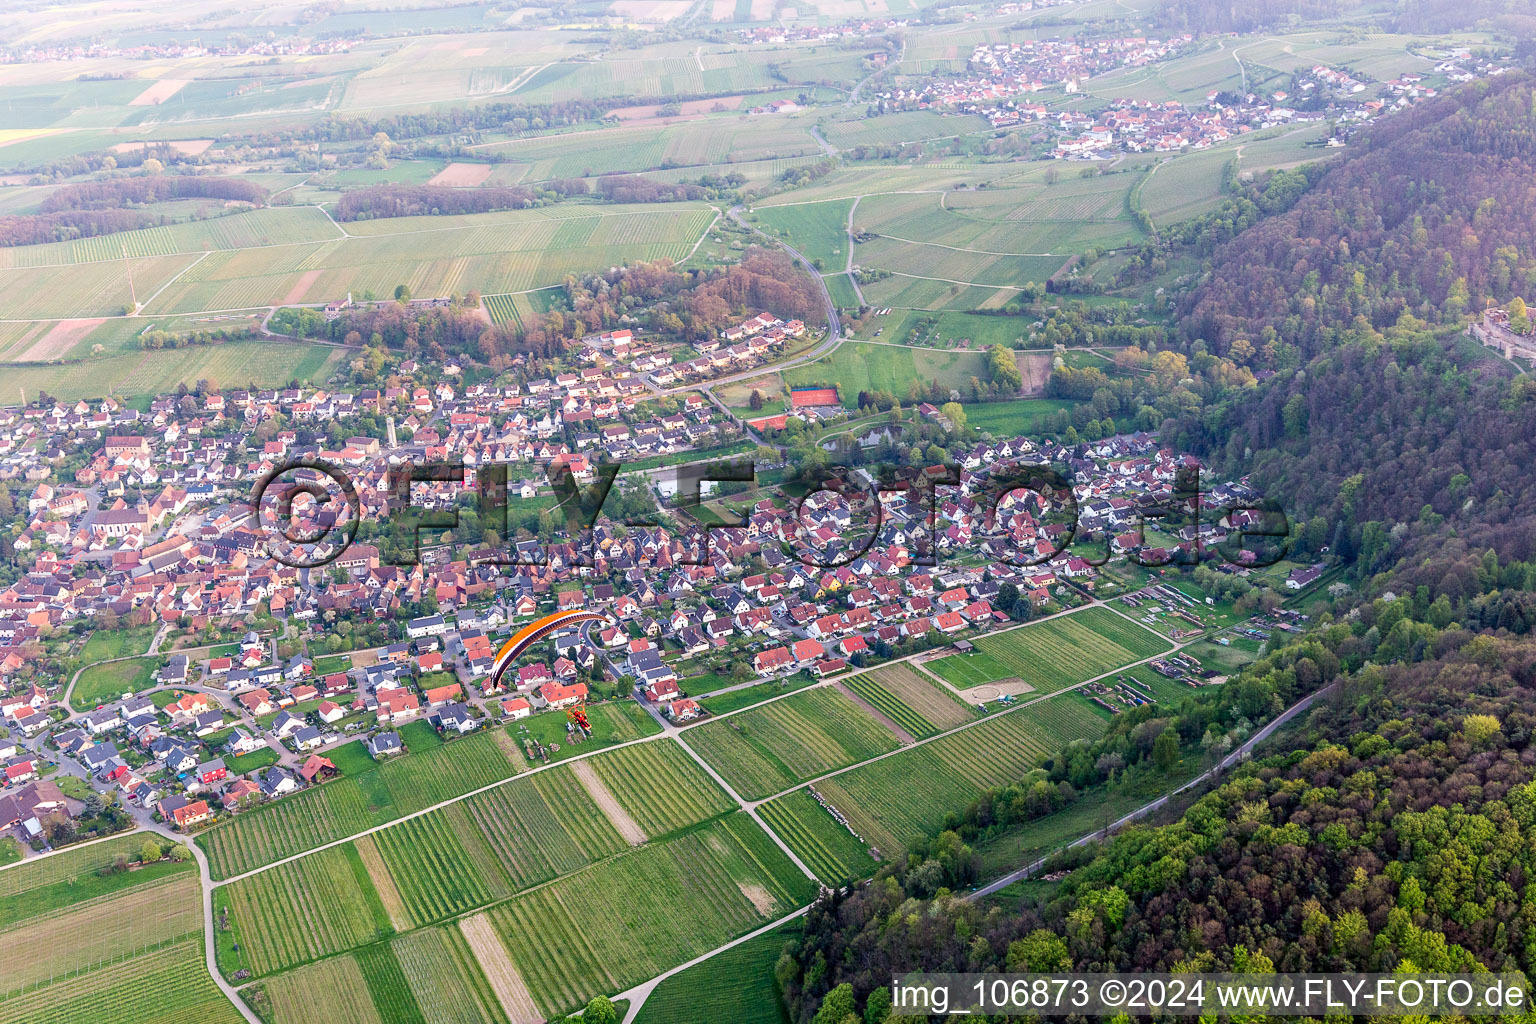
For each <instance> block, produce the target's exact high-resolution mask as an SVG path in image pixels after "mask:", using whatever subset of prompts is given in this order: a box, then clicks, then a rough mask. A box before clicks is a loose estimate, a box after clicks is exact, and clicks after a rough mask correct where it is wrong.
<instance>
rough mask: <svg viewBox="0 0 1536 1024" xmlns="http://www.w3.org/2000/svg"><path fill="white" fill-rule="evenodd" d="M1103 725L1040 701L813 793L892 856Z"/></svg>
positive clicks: (1084, 713)
mask: <svg viewBox="0 0 1536 1024" xmlns="http://www.w3.org/2000/svg"><path fill="white" fill-rule="evenodd" d="M1103 728H1104V723H1103V721H1102V720H1101V719H1099V717H1098V716H1097V715H1095V714H1094V713H1093V712H1092V711H1091V710H1090V709H1089V708H1087V707H1086V706H1084V705H1083V704H1081V703H1080V702H1077V701H1067V700H1061V699H1057V700H1047V701H1042V702H1040V703H1038V704H1031V705H1029V706H1028V707H1025V708H1021V709H1019V710H1017V711H1013V712H1010V713H1007V714H1002V715H998V716H995V717H993V718H991V719H989V720H987V721H984V722H981V723H979V724H977V725H975V726H972V727H971V728H968V729H964V730H962V731H960V732H957V733H954V734H952V735H949V736H944V737H941V738H939V739H936V740H933V741H931V742H929V743H925V744H923V745H922V746H919V747H914V748H913V749H911V750H904V751H901V752H900V753H897V754H894V755H892V756H890V757H887V758H884V759H882V760H880V761H876V762H874V763H873V764H868V765H861V766H859V767H857V768H852V769H849V770H848V771H846V772H844V773H842V774H840V775H836V776H833V777H832V778H830V779H823V780H822V781H820V782H818V783H816V786H815V788H816V790H817V791H818V792H819V793H820V794H821V795H822V797H823V798H825V799H826V800H827V802H828V803H830V804H832V805H833V806H834V807H836V808H837V809H838V810H839V811H841V812H842V814H843V815H844V816H845V817H846V818H847V819H848V821H849V824H850V825H851V826H852V827H853V830H854V831H855V832H856V833H857V834H858V835H860V836H862V837H863V838H864V839H865V840H866V841H867V842H868V843H869V844H870V845H872V846H875V847H877V848H878V849H879V850H880V852H881V854H882V856H885V857H890V856H894V855H896V854H898V853H900V852H901V851H903V850H905V849H906V847H907V845H908V844H909V843H911V842H913V841H914V840H916V839H919V838H922V837H924V836H928V835H931V834H933V832H934V831H935V830H936V829H937V828H938V826H939V825H940V823H942V821H943V819H944V815H945V813H947V812H948V811H951V810H954V809H955V808H959V807H964V806H965V805H966V804H967V803H969V802H970V801H972V800H974V799H975V798H976V797H977V796H979V795H980V794H981V793H982V792H983V791H984V790H986V789H988V788H991V787H995V786H1000V785H1004V784H1006V783H1008V782H1012V781H1015V780H1017V779H1019V778H1022V777H1023V776H1024V775H1025V774H1026V773H1027V772H1028V771H1029V770H1030V769H1031V768H1033V767H1035V766H1036V764H1037V763H1038V762H1039V761H1040V760H1041V759H1042V758H1044V757H1046V756H1048V755H1050V754H1052V753H1054V752H1055V751H1057V750H1059V749H1060V748H1061V747H1062V746H1063V745H1065V744H1066V743H1067V742H1069V741H1070V740H1073V739H1086V738H1090V737H1093V736H1097V735H1099V734H1101V733H1102V732H1103ZM783 838H784V839H785V841H786V842H788V843H789V844H790V846H791V847H792V848H794V849H795V852H796V853H797V854H799V853H800V852H801V851H800V849H799V848H798V847H796V845H795V843H794V842H793V841H792V840H790V838H789V837H787V836H786V837H783Z"/></svg>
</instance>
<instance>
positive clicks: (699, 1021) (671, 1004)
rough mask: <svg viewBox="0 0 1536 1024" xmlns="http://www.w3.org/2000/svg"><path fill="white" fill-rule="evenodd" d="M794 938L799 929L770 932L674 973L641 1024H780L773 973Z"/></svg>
mask: <svg viewBox="0 0 1536 1024" xmlns="http://www.w3.org/2000/svg"><path fill="white" fill-rule="evenodd" d="M794 934H795V930H794V928H793V926H786V927H785V928H784V929H781V930H779V931H773V932H767V933H766V934H763V935H759V936H757V937H756V938H754V939H748V940H747V941H746V942H743V943H742V944H741V945H739V946H732V947H731V948H730V949H728V950H726V951H725V952H723V953H717V954H715V955H714V956H712V957H710V958H709V959H708V960H705V961H704V962H703V963H701V964H695V965H694V966H692V967H690V968H688V969H687V970H686V971H682V972H680V973H678V974H674V975H673V976H672V977H670V978H668V979H667V980H666V981H663V982H662V983H661V984H660V985H657V986H656V988H655V989H654V990H653V991H652V992H651V995H650V998H648V999H646V1001H645V1004H644V1005H643V1006H641V1007H640V1013H639V1015H638V1016H636V1018H635V1024H720V1022H721V1021H730V1022H731V1024H780V1022H781V1021H782V1020H783V1010H781V1009H780V1007H779V994H778V991H777V988H776V986H775V984H774V979H773V968H774V965H775V964H776V963H777V962H778V959H779V954H780V953H782V952H783V951H784V945H785V943H786V942H787V941H788V940H789V939H790V938H791V937H792V936H793V935H794Z"/></svg>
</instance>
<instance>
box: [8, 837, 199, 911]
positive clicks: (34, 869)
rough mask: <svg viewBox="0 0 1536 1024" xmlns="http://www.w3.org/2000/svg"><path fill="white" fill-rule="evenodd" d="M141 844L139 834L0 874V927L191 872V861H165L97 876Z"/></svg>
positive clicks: (134, 857)
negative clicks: (134, 869) (166, 877)
mask: <svg viewBox="0 0 1536 1024" xmlns="http://www.w3.org/2000/svg"><path fill="white" fill-rule="evenodd" d="M143 845H144V836H143V834H142V833H138V834H129V835H124V836H118V837H116V838H113V839H107V840H104V841H102V842H98V843H90V844H87V845H84V846H80V847H77V848H75V849H72V850H67V851H65V852H63V853H58V854H55V855H53V856H51V857H45V858H43V859H41V860H32V861H28V862H27V863H25V864H18V865H17V866H16V867H13V868H7V869H6V870H4V871H0V928H9V927H10V926H11V925H13V924H15V923H16V922H18V921H23V920H26V919H28V918H34V917H41V916H43V915H45V914H49V913H53V912H57V911H59V910H61V909H63V908H65V907H67V906H69V905H70V904H73V903H81V902H85V901H87V900H96V899H98V898H99V897H104V896H109V895H111V894H112V893H114V892H117V891H119V890H121V889H126V888H131V887H135V886H140V885H145V884H147V883H149V882H151V881H154V880H156V879H160V878H164V877H165V876H167V875H174V874H185V873H187V872H190V871H194V870H196V867H197V865H196V864H194V863H192V862H191V861H182V862H180V863H177V862H175V861H170V860H165V861H161V862H160V863H158V864H152V865H150V866H148V867H141V868H139V869H138V870H136V871H131V872H129V871H122V872H117V873H111V872H109V873H107V874H102V873H101V872H102V869H103V868H109V867H110V866H111V865H112V864H113V863H114V862H115V861H116V860H117V859H118V858H119V857H122V858H124V859H125V860H137V859H138V856H139V849H140V848H141V847H142V846H143Z"/></svg>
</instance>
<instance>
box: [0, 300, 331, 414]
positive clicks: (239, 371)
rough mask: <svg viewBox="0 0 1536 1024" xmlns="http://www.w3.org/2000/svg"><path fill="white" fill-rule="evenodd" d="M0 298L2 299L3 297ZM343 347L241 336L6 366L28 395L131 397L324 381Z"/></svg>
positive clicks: (67, 398)
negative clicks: (203, 385) (206, 386)
mask: <svg viewBox="0 0 1536 1024" xmlns="http://www.w3.org/2000/svg"><path fill="white" fill-rule="evenodd" d="M3 301H4V300H3V299H0V302H3ZM346 355H347V350H346V349H344V348H340V347H338V346H334V345H308V344H296V343H292V342H273V341H242V342H231V343H229V344H226V345H213V346H207V347H201V348H184V349H174V350H172V349H161V350H158V351H151V352H138V351H134V352H122V353H119V354H117V355H108V356H103V357H101V358H98V359H91V360H89V361H88V362H86V363H72V364H62V365H52V364H50V365H36V366H33V365H28V366H8V367H6V368H5V376H6V380H7V383H8V384H11V385H14V386H17V387H20V388H21V389H22V390H23V391H25V392H26V394H27V395H28V396H33V395H36V394H37V393H38V392H39V391H46V392H48V393H49V394H50V395H52V396H53V397H55V398H58V399H61V400H65V401H74V400H76V399H80V398H101V397H103V396H105V395H114V396H116V397H118V398H135V397H140V396H145V395H160V394H167V393H169V392H172V391H175V390H176V386H177V385H178V384H185V385H187V386H188V387H189V388H190V387H194V386H196V384H197V382H198V381H200V380H205V381H208V382H209V383H210V384H214V385H217V386H219V387H226V388H229V387H245V386H247V385H250V386H253V387H263V386H264V387H271V386H273V385H277V384H286V383H288V382H289V381H291V380H300V381H309V382H313V383H322V382H324V381H325V380H326V379H327V378H329V377H330V375H331V373H332V372H333V371H334V370H335V368H336V367H337V366H338V365H339V364H340V363H341V362H342V361H343V359H344V357H345V356H346Z"/></svg>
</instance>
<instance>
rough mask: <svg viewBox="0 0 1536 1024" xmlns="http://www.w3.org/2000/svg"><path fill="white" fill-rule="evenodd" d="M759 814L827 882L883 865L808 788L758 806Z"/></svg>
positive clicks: (860, 875) (860, 874)
mask: <svg viewBox="0 0 1536 1024" xmlns="http://www.w3.org/2000/svg"><path fill="white" fill-rule="evenodd" d="M757 813H758V814H760V815H761V816H762V819H763V821H764V822H765V823H766V824H767V826H768V827H769V828H770V829H772V830H773V832H774V834H775V835H777V836H778V837H779V838H780V839H782V840H784V843H785V845H787V846H788V847H789V848H790V849H792V850H794V851H795V856H797V857H799V858H800V859H801V860H803V861H804V862H805V864H806V866H807V867H809V868H810V869H811V870H812V871H813V872H815V873H816V877H817V878H819V879H821V881H823V882H825V883H826V884H827V885H841V884H843V883H844V882H849V881H852V880H853V879H856V878H863V877H864V876H865V875H868V874H870V873H872V872H873V871H874V870H875V868H877V867H879V866H880V862H879V861H877V860H875V859H874V858H873V857H871V856H870V854H869V848H868V846H866V845H865V844H864V843H861V842H860V841H859V840H858V839H857V838H855V837H854V835H853V833H851V832H849V831H848V830H847V829H846V828H844V827H843V826H842V824H841V823H839V822H838V821H837V820H836V819H835V818H833V817H832V815H831V813H830V812H828V811H827V809H826V808H825V807H823V806H821V804H819V803H817V802H816V798H815V797H814V796H812V795H811V792H810V790H809V789H797V790H795V791H794V792H793V793H785V794H784V795H783V796H781V797H776V798H775V799H773V800H770V801H768V802H767V803H765V804H761V805H759V807H758V808H757Z"/></svg>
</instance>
